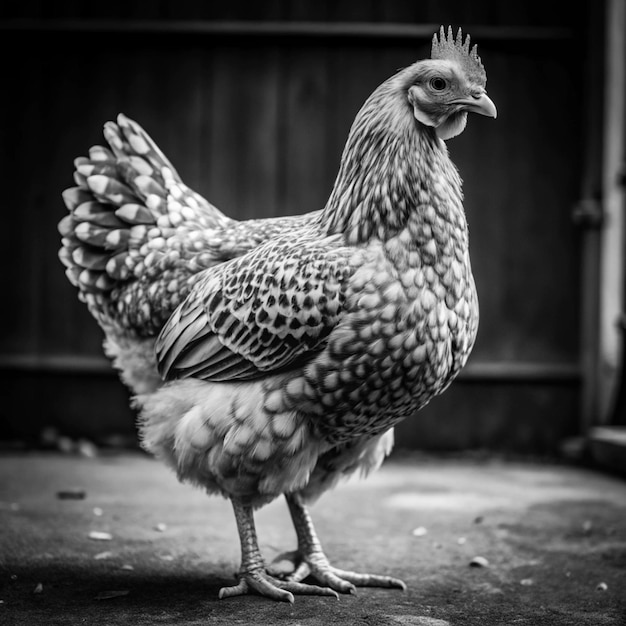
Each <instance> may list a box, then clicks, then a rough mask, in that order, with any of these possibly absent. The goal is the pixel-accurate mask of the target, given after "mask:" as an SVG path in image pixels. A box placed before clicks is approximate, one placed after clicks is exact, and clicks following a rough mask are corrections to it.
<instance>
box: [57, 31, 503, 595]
mask: <svg viewBox="0 0 626 626" xmlns="http://www.w3.org/2000/svg"><path fill="white" fill-rule="evenodd" d="M485 84H486V74H485V70H484V68H483V65H482V63H481V60H480V58H479V57H478V54H477V51H476V46H474V47H473V48H472V49H470V42H469V37H467V38H466V39H465V40H463V37H462V34H461V31H460V30H459V32H458V34H457V36H456V38H455V37H454V35H453V33H452V30H451V29H448V31H447V33H446V32H445V31H444V29H443V27H442V28H441V31H440V33H439V36H437V35H435V36H434V37H433V44H432V54H431V58H430V59H426V60H422V61H418V62H416V63H414V64H413V65H411V66H409V67H407V68H405V69H402V70H400V71H399V72H398V73H397V74H395V75H394V76H392V77H391V78H389V79H388V80H387V81H386V82H384V83H383V84H381V85H380V86H379V87H378V88H377V89H376V90H375V91H374V92H373V93H372V94H371V96H370V97H369V98H368V99H367V101H366V102H365V103H364V105H363V107H362V108H361V110H360V111H359V112H358V114H357V116H356V119H355V121H354V123H353V126H352V128H351V130H350V133H349V136H348V140H347V143H346V146H345V149H344V152H343V155H342V159H341V164H340V169H339V173H338V175H337V178H336V181H335V184H334V187H333V189H332V191H331V193H330V196H329V199H328V202H327V203H326V205H325V207H324V208H323V209H321V210H319V211H316V212H313V213H309V214H306V215H300V216H293V217H282V218H268V219H258V220H248V221H236V220H233V219H230V218H228V217H226V216H225V215H224V214H223V213H221V212H220V211H219V210H218V209H217V208H216V207H215V206H213V205H212V204H211V203H210V202H208V201H207V200H206V199H204V198H203V197H202V196H200V195H199V194H198V193H196V192H194V191H193V190H192V189H190V188H188V187H187V186H186V185H185V184H184V183H183V182H182V180H181V178H180V177H179V175H178V174H177V172H176V170H175V169H174V168H173V166H172V165H171V164H170V163H169V161H168V160H167V158H166V157H165V156H164V155H163V153H162V152H161V151H160V150H159V148H158V147H157V146H156V145H155V143H154V142H153V141H152V140H151V139H150V137H149V136H148V135H147V134H146V133H145V132H144V131H143V130H142V129H141V128H140V127H139V125H137V124H136V123H135V122H133V121H132V120H130V119H128V118H127V117H125V116H123V115H120V116H119V117H118V120H117V123H112V122H108V123H107V124H106V125H105V128H104V135H105V138H106V140H107V142H108V144H109V146H110V147H109V148H107V147H102V146H94V147H92V148H91V150H90V151H89V157H88V158H79V159H77V160H76V163H75V165H76V171H75V180H76V182H77V184H78V186H77V187H73V188H71V189H68V190H66V191H65V192H64V200H65V203H66V205H67V207H68V209H69V215H68V216H66V217H65V218H64V219H63V220H62V221H61V222H60V224H59V231H60V233H61V235H62V248H61V250H60V258H61V260H62V261H63V263H64V264H65V265H66V266H67V270H66V273H67V276H68V278H69V280H70V281H71V282H72V283H73V284H74V285H76V286H77V287H78V293H79V298H80V299H81V300H83V301H84V302H85V303H86V304H87V306H88V307H89V310H90V311H91V313H92V314H93V316H94V317H95V318H96V320H97V321H98V323H99V324H100V326H101V327H102V329H103V331H104V335H105V340H104V349H105V351H106V354H107V355H108V356H109V357H110V358H111V359H112V360H113V362H114V365H115V367H116V368H117V369H118V370H119V372H120V376H121V378H122V380H123V381H124V383H125V384H126V385H128V387H129V388H130V390H131V391H132V393H133V397H134V402H135V404H136V407H137V409H138V412H139V424H140V434H141V441H142V445H143V446H144V447H145V449H146V450H148V451H150V452H151V453H153V454H154V455H155V456H156V457H158V458H160V459H162V460H163V461H164V462H165V463H167V464H168V465H169V466H170V467H171V468H173V470H174V471H175V472H176V473H177V475H178V478H179V479H180V480H181V481H183V482H188V483H191V484H193V485H196V486H198V487H200V488H202V489H204V490H206V492H207V493H209V494H221V495H222V496H224V497H226V498H228V499H229V500H230V501H231V503H232V506H233V509H234V514H235V520H236V523H237V528H238V532H239V537H240V541H241V554H242V560H241V567H240V570H239V573H238V582H237V584H235V585H233V586H231V587H225V588H223V589H221V590H220V593H219V596H220V598H224V597H229V596H235V595H241V594H246V593H249V592H257V593H260V594H263V595H265V596H268V597H270V598H273V599H276V600H286V601H289V602H293V600H294V594H321V595H337V592H339V593H352V592H354V590H355V587H356V586H381V587H396V588H404V586H405V585H404V583H403V582H402V581H401V580H398V579H396V578H393V577H390V576H384V575H375V574H367V573H365V574H364V573H357V572H351V571H345V570H341V569H338V568H336V567H334V566H333V565H331V564H330V562H329V560H328V558H327V557H326V555H325V553H324V551H323V549H322V545H321V543H320V541H319V539H318V537H317V535H316V532H315V529H314V526H313V523H312V520H311V517H310V514H309V510H308V505H309V503H311V502H313V501H314V500H315V499H316V498H318V497H319V496H320V495H321V494H322V493H323V492H325V491H326V490H328V489H330V488H332V487H333V486H335V485H336V483H337V482H338V481H339V480H340V479H342V478H345V477H347V476H350V475H352V474H353V473H355V472H361V473H362V474H367V473H368V472H370V471H372V470H375V469H376V468H378V467H379V466H380V464H381V463H382V461H383V460H384V458H385V457H386V456H387V455H388V454H389V453H390V451H391V448H392V445H393V427H394V425H395V424H397V423H398V422H399V421H400V420H402V419H404V418H406V417H408V416H410V415H412V414H414V413H415V412H416V411H417V410H419V409H420V408H421V407H423V406H424V405H425V404H426V403H427V402H428V401H429V400H430V399H431V398H432V397H433V396H435V395H436V394H439V393H441V392H442V391H443V390H444V389H445V388H446V387H447V386H448V385H449V384H450V382H451V381H452V380H453V379H454V377H455V376H456V375H457V374H458V372H459V370H460V369H461V368H462V367H463V365H464V364H465V362H466V360H467V358H468V356H469V354H470V351H471V349H472V346H473V344H474V340H475V337H476V332H477V326H478V303H477V296H476V290H475V286H474V280H473V277H472V272H471V266H470V257H469V247H468V230H467V225H466V219H465V214H464V210H463V205H462V188H461V180H460V178H459V175H458V173H457V170H456V168H455V166H454V165H453V163H452V162H451V160H450V158H449V156H448V152H447V148H446V145H445V143H444V140H446V139H449V138H451V137H454V136H455V135H458V134H459V133H461V132H462V131H463V129H464V128H465V124H466V121H467V115H468V112H475V113H479V114H482V115H486V116H490V117H494V118H495V117H496V108H495V106H494V104H493V102H492V101H491V100H490V99H489V97H488V96H487V95H486V91H485ZM281 495H284V496H285V498H286V501H287V505H288V508H289V511H290V514H291V517H292V520H293V524H294V528H295V532H296V537H297V550H296V551H295V552H293V553H291V557H292V560H293V565H294V571H293V573H291V574H290V575H288V576H282V577H281V576H279V575H278V574H275V575H272V573H271V567H267V566H266V564H265V562H264V560H263V556H262V554H261V551H260V549H259V546H258V541H257V536H256V531H255V526H254V510H255V509H257V508H258V507H261V506H263V505H265V504H266V503H268V502H270V501H272V500H274V499H275V498H277V497H279V496H281ZM309 576H310V577H311V578H312V579H314V580H315V581H316V582H317V584H312V583H311V584H309V582H306V583H305V582H304V581H305V579H308V577H309Z"/></svg>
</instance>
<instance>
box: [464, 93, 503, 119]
mask: <svg viewBox="0 0 626 626" xmlns="http://www.w3.org/2000/svg"><path fill="white" fill-rule="evenodd" d="M454 104H460V105H461V106H462V107H463V108H464V109H465V110H466V111H471V112H472V113H480V115H486V116H487V117H493V118H496V117H497V116H498V111H497V109H496V105H495V104H494V103H493V100H492V99H491V98H490V97H489V96H488V95H487V94H486V93H485V92H484V91H483V92H481V93H479V94H476V95H475V96H474V95H473V96H470V97H469V98H464V99H463V100H455V101H454Z"/></svg>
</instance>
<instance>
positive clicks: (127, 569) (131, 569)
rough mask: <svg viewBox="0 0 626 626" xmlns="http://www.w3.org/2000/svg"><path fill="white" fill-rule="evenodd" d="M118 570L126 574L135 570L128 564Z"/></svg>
mask: <svg viewBox="0 0 626 626" xmlns="http://www.w3.org/2000/svg"><path fill="white" fill-rule="evenodd" d="M120 569H123V570H126V571H127V572H132V571H133V570H134V569H135V568H134V567H133V566H132V565H131V564H130V563H124V565H122V567H120Z"/></svg>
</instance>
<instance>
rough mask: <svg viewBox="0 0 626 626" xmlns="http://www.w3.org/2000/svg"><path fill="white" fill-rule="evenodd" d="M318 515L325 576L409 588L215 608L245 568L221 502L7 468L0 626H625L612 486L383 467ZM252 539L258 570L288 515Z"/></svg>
mask: <svg viewBox="0 0 626 626" xmlns="http://www.w3.org/2000/svg"><path fill="white" fill-rule="evenodd" d="M60 492H69V493H67V494H63V493H60ZM60 495H65V496H66V498H61V497H59V496H60ZM82 495H84V498H83V499H75V498H76V497H80V496H82ZM67 496H74V498H67ZM312 514H313V517H314V520H316V524H317V529H318V532H319V534H320V536H321V538H322V541H323V542H324V546H325V549H326V552H327V554H328V556H329V557H330V559H331V561H332V562H334V564H335V565H337V566H339V567H343V568H353V569H359V568H360V569H361V570H362V571H363V570H371V571H374V572H376V573H381V574H385V573H386V574H392V575H394V576H399V577H401V578H403V579H404V580H405V582H406V583H407V587H408V588H407V591H405V592H402V591H398V590H384V589H373V590H368V589H359V592H358V595H356V596H341V597H340V599H339V600H334V599H333V598H326V597H303V596H297V597H296V601H295V604H293V605H289V604H282V603H276V602H273V601H270V600H268V599H265V598H262V597H260V596H247V597H239V598H229V599H226V600H218V599H217V593H218V590H219V588H220V587H221V586H223V585H228V584H231V583H232V581H233V578H232V575H233V572H234V571H235V570H236V568H237V566H238V559H239V545H238V540H237V535H236V531H235V524H234V519H233V516H232V512H231V510H230V506H229V504H228V502H226V501H224V500H222V499H220V498H216V497H212V498H208V497H206V496H205V495H204V494H203V493H202V492H200V491H199V490H194V489H192V488H191V487H188V486H184V485H180V484H178V483H177V481H176V479H175V477H174V476H173V474H171V473H170V472H169V471H168V470H167V469H166V468H165V467H163V466H162V465H161V464H159V463H157V462H156V461H154V460H152V459H151V458H148V457H146V456H144V455H143V454H141V453H136V452H123V453H109V454H105V455H102V454H101V455H99V456H97V457H95V458H86V457H81V456H74V455H61V454H57V453H41V452H37V453H21V454H17V453H15V454H4V456H3V457H2V458H0V601H1V604H0V624H6V625H10V626H13V625H18V624H19V625H21V624H24V625H28V626H37V625H39V624H41V625H44V624H45V625H52V624H63V625H65V626H67V625H70V626H71V625H74V624H98V625H101V624H104V625H109V624H111V625H117V624H124V625H128V624H131V625H132V626H139V625H143V624H179V625H187V624H203V625H204V624H292V625H294V626H295V625H302V626H304V625H306V626H316V625H328V624H351V625H352V624H357V625H363V626H383V625H384V626H395V625H411V624H418V625H424V626H445V625H447V624H450V625H454V626H456V625H459V626H460V625H465V624H477V625H481V626H490V625H498V626H503V625H509V624H515V625H518V624H519V625H524V624H528V625H533V626H537V625H542V624H547V625H550V626H559V625H575V626H585V625H593V626H598V625H606V624H615V625H617V624H620V625H624V624H626V482H625V481H624V480H623V479H620V478H617V477H612V476H609V475H605V474H602V473H598V472H595V471H592V470H587V469H582V468H573V467H568V466H563V465H551V464H538V463H526V462H506V461H498V460H488V461H486V460H476V459H475V460H472V459H467V458H465V459H464V458H460V459H449V458H448V459H437V458H424V457H413V458H400V457H392V458H391V459H389V460H388V462H387V463H386V464H385V465H384V466H383V468H382V469H381V470H380V471H379V472H378V473H377V474H375V475H373V476H371V477H370V478H369V479H367V480H366V481H358V480H354V481H350V482H348V483H345V484H342V485H340V486H339V487H338V488H337V489H336V490H335V491H333V492H332V493H329V494H327V495H326V496H324V497H323V498H322V499H321V500H320V501H319V502H318V503H317V504H316V505H315V506H314V507H313V509H312ZM258 530H259V536H260V541H261V546H262V549H263V550H264V552H265V555H266V557H267V558H268V559H271V558H273V557H274V556H276V555H277V554H278V553H279V552H280V551H282V550H284V549H289V548H292V547H293V545H294V533H293V531H292V529H291V526H290V522H289V519H288V515H287V511H286V507H285V505H284V503H283V502H280V501H278V502H274V503H272V504H271V505H269V506H268V507H266V508H265V509H262V510H261V511H260V512H259V513H258ZM93 531H95V532H96V533H109V535H106V534H105V535H98V534H96V535H94V536H93V538H90V533H91V532H93ZM98 537H101V538H98ZM475 557H482V558H483V559H486V564H484V566H483V567H473V566H470V563H471V562H472V560H473V559H474V558H475Z"/></svg>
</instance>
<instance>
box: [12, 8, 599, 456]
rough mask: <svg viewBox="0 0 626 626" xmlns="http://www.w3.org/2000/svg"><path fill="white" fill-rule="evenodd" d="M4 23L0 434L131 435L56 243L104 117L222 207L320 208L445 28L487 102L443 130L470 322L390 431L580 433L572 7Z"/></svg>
mask: <svg viewBox="0 0 626 626" xmlns="http://www.w3.org/2000/svg"><path fill="white" fill-rule="evenodd" d="M0 18H1V19H0V58H1V59H2V83H3V90H2V91H3V94H4V95H3V96H2V97H1V98H0V125H1V128H2V150H1V155H0V158H1V162H0V172H2V181H3V185H2V205H3V207H2V225H3V232H2V241H3V245H2V246H1V248H0V250H1V251H0V255H1V256H0V262H1V263H2V265H1V267H2V270H3V271H2V272H1V273H0V281H1V283H0V293H1V294H2V307H1V309H0V311H1V312H0V315H1V316H2V317H1V321H2V324H1V325H0V329H1V331H0V368H1V370H2V376H1V383H0V385H1V389H0V393H1V395H2V399H3V401H2V403H0V438H16V437H19V438H24V437H34V436H36V435H37V433H38V432H39V431H40V429H41V428H42V427H43V426H45V425H56V426H58V427H59V428H61V429H62V430H63V431H64V432H67V433H68V434H70V435H73V436H89V437H92V438H95V439H98V438H100V437H102V436H105V435H108V434H111V433H116V432H122V433H133V432H134V431H133V415H132V412H131V411H130V409H128V407H127V404H126V401H127V394H126V391H125V390H124V389H123V388H122V386H121V384H120V383H118V382H117V380H116V378H115V375H114V374H112V372H111V370H110V367H109V366H108V363H107V362H106V361H105V360H104V358H103V357H102V355H101V349H100V342H101V334H100V331H99V329H98V328H97V326H96V324H95V322H94V321H93V320H92V319H91V318H90V316H89V314H88V313H87V311H86V309H85V307H84V306H83V305H82V304H81V303H79V302H78V301H77V299H76V294H75V291H74V289H73V288H72V287H71V285H69V283H67V281H66V279H65V276H64V273H63V267H62V265H61V264H60V262H59V261H58V259H57V256H56V252H57V249H58V247H59V238H58V235H57V231H56V224H57V222H58V220H59V219H60V218H61V217H63V215H64V214H65V208H64V206H63V203H62V201H61V195H60V194H61V191H62V190H63V189H64V188H66V187H68V186H71V185H72V160H73V158H74V157H76V156H78V155H81V154H84V153H85V152H86V150H87V149H88V148H89V146H90V145H92V144H94V143H100V142H101V141H102V136H101V128H102V125H103V123H104V122H105V121H107V120H109V119H114V117H115V115H116V114H117V113H118V112H124V113H125V114H127V115H128V116H130V117H132V118H134V119H135V120H137V121H138V122H139V123H140V124H142V125H143V126H144V128H145V129H146V130H147V131H148V132H149V133H150V134H151V135H152V136H153V138H154V139H155V140H156V141H157V143H158V144H159V145H160V147H161V148H162V149H163V151H164V152H165V153H166V154H167V155H168V157H169V158H170V159H171V160H172V162H173V163H174V164H175V166H176V167H177V169H178V171H179V173H180V174H181V175H182V177H183V179H184V180H185V181H186V182H187V184H189V185H190V186H192V187H193V188H195V189H196V190H197V191H199V192H200V193H202V194H203V195H205V196H206V197H207V198H209V199H210V200H211V201H212V202H213V203H215V204H216V205H217V206H219V207H220V208H222V209H223V210H224V211H225V212H227V213H229V214H230V215H232V216H234V217H237V218H241V219H243V218H248V217H256V216H263V215H282V214H291V213H302V212H305V211H310V210H313V209H317V208H319V207H321V206H323V204H324V203H325V200H326V197H327V195H328V193H329V191H330V189H331V186H332V183H333V180H334V176H335V173H336V170H337V166H338V163H339V157H340V154H341V150H342V147H343V143H344V141H345V138H346V136H347V132H348V129H349V126H350V124H351V121H352V119H353V117H354V115H355V113H356V111H357V110H358V108H359V107H360V105H361V103H362V102H363V100H364V99H365V98H366V97H367V95H368V94H369V93H370V92H371V91H372V90H373V89H374V88H375V87H376V86H377V84H378V83H380V82H381V81H382V80H384V79H385V78H387V77H388V76H389V75H391V74H392V73H394V72H395V70H396V69H398V68H400V67H402V66H405V65H407V64H410V63H411V62H413V61H414V60H416V59H418V58H420V57H424V56H428V54H429V47H430V43H429V40H430V37H431V36H432V32H433V31H434V30H435V29H436V28H437V27H438V25H439V24H441V23H443V24H448V23H451V24H453V25H454V26H455V27H456V26H459V25H461V26H463V27H464V29H465V30H466V31H467V32H469V33H471V34H472V36H473V40H474V41H476V42H477V43H478V44H479V51H480V54H481V56H482V58H483V62H484V64H485V66H486V69H487V74H488V90H489V94H490V95H491V97H492V99H493V100H494V101H495V102H496V104H497V106H498V112H499V116H498V119H497V120H496V121H494V120H491V119H487V118H482V117H478V116H473V117H472V118H471V119H470V121H469V124H468V128H467V130H466V131H465V133H464V134H463V135H462V136H461V137H459V138H457V139H454V140H452V141H450V142H449V147H450V151H451V154H452V157H453V159H454V161H455V162H456V163H457V165H458V166H459V168H460V171H461V174H462V176H463V178H464V181H465V192H466V209H467V213H468V219H469V223H470V235H471V246H472V258H473V266H474V271H475V276H476V282H477V286H478V291H479V295H480V302H481V326H480V332H479V338H478V342H477V345H476V348H475V351H474V354H473V355H472V358H471V360H470V364H469V365H468V367H467V369H466V370H465V372H464V373H463V374H462V376H461V378H460V379H459V381H458V382H456V383H455V384H454V385H453V387H452V389H451V390H450V391H449V392H448V393H447V394H446V395H444V396H443V397H441V398H439V399H437V400H434V401H433V402H432V403H431V404H430V405H429V406H428V407H427V408H426V409H424V410H423V411H422V412H421V413H420V415H419V417H417V418H416V419H413V420H409V421H407V422H405V423H404V424H403V425H402V426H401V427H400V437H399V439H400V444H399V445H400V446H405V447H427V448H448V449H449V448H453V449H460V448H467V447H472V448H476V447H487V448H506V449H514V450H527V451H533V452H546V451H551V450H553V449H554V448H555V446H556V445H558V442H559V441H560V440H561V439H562V438H563V437H564V436H566V435H570V434H573V433H575V432H577V429H578V423H579V404H580V391H581V389H580V380H581V379H580V368H579V360H580V355H579V351H580V347H579V344H580V342H579V325H580V319H579V317H580V316H579V309H580V302H581V294H580V287H579V283H580V280H579V273H580V247H581V242H580V233H579V232H578V231H577V230H576V227H575V226H574V224H573V222H572V220H571V210H572V207H573V205H574V203H575V201H576V200H577V198H578V196H579V192H580V189H579V187H580V178H581V176H582V173H583V170H584V168H585V167H586V164H585V159H584V155H585V146H584V145H583V141H584V136H585V134H584V132H583V129H582V128H581V123H582V120H583V104H584V97H583V93H582V92H583V91H584V86H583V85H582V84H581V80H582V76H581V68H582V64H583V57H584V54H585V49H586V45H587V43H586V40H585V29H584V27H583V22H584V19H585V15H584V13H583V14H582V15H581V14H580V13H578V14H577V13H576V12H574V11H572V10H571V7H570V4H569V3H565V2H554V3H550V10H547V9H546V3H545V2H543V1H540V0H529V1H526V2H523V3H522V2H515V3H502V2H496V1H495V0H489V1H486V0H482V1H481V0H474V1H473V2H471V3H466V2H461V1H454V2H453V1H449V2H434V1H430V2H413V1H406V2H403V1H400V0H395V1H389V0H368V1H356V0H354V1H347V0H344V1H339V2H334V1H331V0H327V1H317V2H313V1H311V2H302V1H299V2H294V1H288V0H272V1H268V2H252V1H247V2H244V1H241V0H240V1H239V2H233V1H231V2H204V3H199V2H192V1H191V0H176V1H173V0H161V1H159V2H147V1H146V2H127V1H122V0H119V1H118V2H111V1H108V2H106V3H84V2H81V1H79V0H75V1H66V2H61V3H53V2H45V1H44V0H41V1H39V2H37V1H34V0H22V1H21V2H19V3H18V2H6V0H5V2H4V3H3V7H2V9H0ZM564 20H565V21H564ZM35 45H37V48H35ZM34 49H38V50H40V51H41V52H39V53H37V52H35V54H34V55H33V54H32V50H34Z"/></svg>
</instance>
